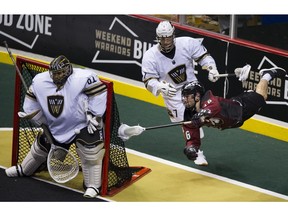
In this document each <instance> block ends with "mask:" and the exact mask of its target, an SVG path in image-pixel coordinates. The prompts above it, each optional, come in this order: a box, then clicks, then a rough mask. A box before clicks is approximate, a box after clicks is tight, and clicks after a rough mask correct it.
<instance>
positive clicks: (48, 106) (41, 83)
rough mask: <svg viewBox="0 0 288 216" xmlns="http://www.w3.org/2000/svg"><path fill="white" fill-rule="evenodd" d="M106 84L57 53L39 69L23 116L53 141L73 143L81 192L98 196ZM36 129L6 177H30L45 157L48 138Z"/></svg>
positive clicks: (67, 145) (26, 101) (48, 144)
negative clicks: (46, 67)
mask: <svg viewBox="0 0 288 216" xmlns="http://www.w3.org/2000/svg"><path fill="white" fill-rule="evenodd" d="M106 100H107V88H106V85H105V84H104V83H102V82H101V80H99V78H98V76H97V74H96V73H95V72H93V71H91V70H88V69H80V68H73V67H72V65H71V63H70V62H69V60H68V59H67V58H66V57H65V56H63V55H61V56H59V57H57V58H55V59H54V60H52V61H51V63H50V65H49V71H46V72H43V73H39V74H37V75H36V76H35V77H34V79H33V81H32V84H31V86H30V87H29V90H28V91H27V93H26V96H25V100H24V105H23V110H24V112H19V113H18V114H19V116H20V117H22V118H27V119H30V120H31V121H32V122H34V123H35V124H36V125H41V124H45V125H47V126H48V128H49V130H50V133H51V135H52V139H53V144H54V145H55V146H61V147H63V148H66V149H69V147H70V145H71V144H72V143H75V144H76V147H77V148H76V151H77V153H78V155H79V157H80V159H81V164H82V172H83V179H84V183H83V186H84V189H85V190H86V191H85V193H84V196H85V197H96V196H97V195H98V194H99V190H100V187H101V183H102V182H101V173H102V159H103V157H104V153H105V149H104V142H103V118H104V117H105V111H106ZM47 140H48V139H47V135H46V134H45V133H39V134H38V135H37V137H36V139H35V141H34V143H33V145H32V147H31V150H30V152H29V153H28V154H27V156H26V157H25V159H24V160H23V162H22V163H21V164H19V165H17V166H12V167H10V168H8V169H6V174H7V176H9V177H18V176H30V175H32V174H34V173H35V171H36V170H37V169H38V168H39V166H40V165H41V164H42V163H43V162H45V161H46V158H47V155H48V153H49V149H50V147H51V145H50V144H51V143H49V142H48V141H47Z"/></svg>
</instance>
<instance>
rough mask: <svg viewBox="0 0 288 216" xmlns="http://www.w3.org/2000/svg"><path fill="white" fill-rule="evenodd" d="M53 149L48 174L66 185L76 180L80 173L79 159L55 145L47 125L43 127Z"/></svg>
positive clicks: (48, 161) (50, 153) (50, 152)
mask: <svg viewBox="0 0 288 216" xmlns="http://www.w3.org/2000/svg"><path fill="white" fill-rule="evenodd" d="M41 127H42V129H43V131H44V134H45V135H46V138H47V141H48V143H50V145H51V148H50V151H49V154H48V157H47V167H48V172H49V174H50V176H51V178H52V179H54V180H55V181H56V182H58V183H65V182H68V181H70V180H72V179H73V178H75V177H76V176H77V174H78V172H79V164H78V160H77V158H76V157H75V156H74V155H73V154H72V153H71V152H70V151H69V150H67V149H65V148H62V147H60V146H55V145H54V144H53V139H52V135H51V133H50V130H49V129H48V127H47V125H45V124H42V125H41Z"/></svg>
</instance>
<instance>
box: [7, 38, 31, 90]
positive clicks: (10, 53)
mask: <svg viewBox="0 0 288 216" xmlns="http://www.w3.org/2000/svg"><path fill="white" fill-rule="evenodd" d="M3 44H4V45H5V47H6V50H7V52H8V54H9V56H10V58H11V60H12V62H13V64H14V66H15V68H16V71H17V73H18V75H19V77H20V79H21V81H22V84H23V86H24V88H25V90H26V91H27V90H28V87H27V85H26V82H25V80H24V78H23V76H22V74H21V72H20V70H19V68H18V67H17V65H16V61H15V59H14V57H13V55H12V52H11V51H10V49H9V47H8V44H7V42H6V41H3Z"/></svg>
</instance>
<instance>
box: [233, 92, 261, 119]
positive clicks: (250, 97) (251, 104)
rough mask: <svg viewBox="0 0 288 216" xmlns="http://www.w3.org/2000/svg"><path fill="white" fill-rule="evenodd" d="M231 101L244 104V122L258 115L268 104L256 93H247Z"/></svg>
mask: <svg viewBox="0 0 288 216" xmlns="http://www.w3.org/2000/svg"><path fill="white" fill-rule="evenodd" d="M231 99H234V100H237V101H239V102H240V103H241V104H242V110H243V113H242V121H243V122H244V121H246V120H247V119H249V118H251V117H252V116H253V115H255V114H256V113H258V112H259V111H260V110H261V108H262V107H263V106H264V105H265V104H266V102H265V100H264V97H263V96H262V95H260V94H258V93H256V92H254V91H245V92H243V93H242V94H240V95H238V96H236V97H233V98H231Z"/></svg>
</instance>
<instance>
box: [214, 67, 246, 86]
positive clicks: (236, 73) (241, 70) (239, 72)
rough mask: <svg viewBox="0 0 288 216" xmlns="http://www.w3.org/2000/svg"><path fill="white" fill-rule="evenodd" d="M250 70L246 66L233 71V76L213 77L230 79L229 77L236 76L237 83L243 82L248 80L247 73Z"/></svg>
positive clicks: (220, 75) (221, 75)
mask: <svg viewBox="0 0 288 216" xmlns="http://www.w3.org/2000/svg"><path fill="white" fill-rule="evenodd" d="M250 70H251V65H249V64H247V65H245V66H244V67H242V68H236V69H235V70H234V74H219V75H217V76H215V77H220V78H221V77H231V76H236V77H238V78H239V81H241V82H244V81H246V80H247V79H248V76H249V72H250Z"/></svg>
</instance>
